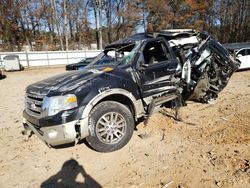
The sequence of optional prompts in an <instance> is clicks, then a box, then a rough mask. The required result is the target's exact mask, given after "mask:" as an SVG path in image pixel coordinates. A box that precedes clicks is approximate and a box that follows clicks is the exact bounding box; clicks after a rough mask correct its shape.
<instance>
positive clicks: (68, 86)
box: [26, 66, 114, 95]
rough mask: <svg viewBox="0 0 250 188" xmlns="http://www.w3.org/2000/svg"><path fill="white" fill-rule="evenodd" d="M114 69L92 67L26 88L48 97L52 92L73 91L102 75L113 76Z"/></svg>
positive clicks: (28, 90)
mask: <svg viewBox="0 0 250 188" xmlns="http://www.w3.org/2000/svg"><path fill="white" fill-rule="evenodd" d="M113 69H114V67H112V66H109V67H90V68H88V69H84V70H80V71H74V72H67V73H63V74H59V75H57V76H54V77H51V78H48V79H45V80H42V81H39V82H36V83H34V84H32V85H30V86H28V87H27V88H26V92H27V93H30V94H35V95H47V94H48V93H52V92H56V91H57V92H60V93H62V94H63V93H64V92H67V91H72V90H74V89H76V88H78V87H79V86H81V85H83V84H84V83H86V82H88V81H90V80H92V79H94V78H96V77H98V76H100V75H102V74H111V72H112V71H113Z"/></svg>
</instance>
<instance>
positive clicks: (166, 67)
mask: <svg viewBox="0 0 250 188" xmlns="http://www.w3.org/2000/svg"><path fill="white" fill-rule="evenodd" d="M169 48H170V47H169V46H168V45H167V44H166V42H165V40H164V39H161V38H160V39H150V40H148V41H147V42H146V43H145V45H144V47H143V48H142V50H141V53H140V56H139V59H138V60H137V65H136V73H137V76H138V77H139V79H138V82H139V87H140V89H141V94H142V97H143V98H144V99H148V100H149V101H150V99H152V98H153V97H156V96H160V95H162V94H164V93H169V92H171V91H175V90H176V83H175V82H174V80H175V79H174V77H175V75H176V74H177V71H178V69H180V65H179V63H178V61H177V60H176V58H174V55H173V54H171V53H170V50H169ZM148 100H147V101H148Z"/></svg>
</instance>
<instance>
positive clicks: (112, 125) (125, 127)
mask: <svg viewBox="0 0 250 188" xmlns="http://www.w3.org/2000/svg"><path fill="white" fill-rule="evenodd" d="M89 119H90V120H89V128H90V135H89V136H88V137H87V138H86V139H87V141H88V143H89V145H90V146H91V147H92V148H93V149H95V150H96V151H100V152H111V151H115V150H118V149H120V148H122V147H123V146H125V145H126V144H127V143H128V141H129V140H130V139H131V137H132V135H133V131H134V119H133V115H132V113H131V112H130V110H129V109H128V108H127V107H126V106H124V105H123V104H121V103H118V102H114V101H104V102H101V103H100V104H97V105H96V106H95V107H94V108H93V109H92V111H91V112H90V118H89Z"/></svg>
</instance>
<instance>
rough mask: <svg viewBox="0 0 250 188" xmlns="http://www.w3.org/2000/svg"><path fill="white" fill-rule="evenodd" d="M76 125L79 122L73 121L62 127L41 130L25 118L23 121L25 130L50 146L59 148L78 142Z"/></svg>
mask: <svg viewBox="0 0 250 188" xmlns="http://www.w3.org/2000/svg"><path fill="white" fill-rule="evenodd" d="M76 123H77V121H72V122H69V123H65V124H61V125H56V126H49V127H41V128H40V127H38V126H36V125H34V124H32V123H30V122H29V121H27V120H26V119H25V118H24V119H23V125H24V128H25V129H27V128H28V129H29V130H31V131H32V132H33V133H35V134H36V135H37V136H38V137H39V138H40V139H41V140H42V141H43V142H45V143H46V144H47V145H48V146H58V145H62V144H67V143H72V142H76V141H77V131H76V128H75V125H76Z"/></svg>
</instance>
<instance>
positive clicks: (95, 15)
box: [0, 0, 250, 51]
mask: <svg viewBox="0 0 250 188" xmlns="http://www.w3.org/2000/svg"><path fill="white" fill-rule="evenodd" d="M249 14H250V1H249V0H238V1H235V0H206V1H200V0H0V50H1V51H20V50H23V46H29V49H30V50H68V49H82V48H88V49H90V48H91V47H93V44H96V45H97V48H98V49H100V48H103V47H104V46H105V45H107V44H109V43H111V42H112V41H116V40H119V39H121V38H124V37H126V36H129V35H131V34H134V33H136V32H153V31H156V32H157V31H160V30H165V29H181V28H191V29H196V30H198V31H204V30H205V31H208V32H209V33H211V35H213V36H214V37H215V38H217V39H218V40H219V41H220V42H221V43H232V42H246V41H248V42H249V41H250V15H249Z"/></svg>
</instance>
